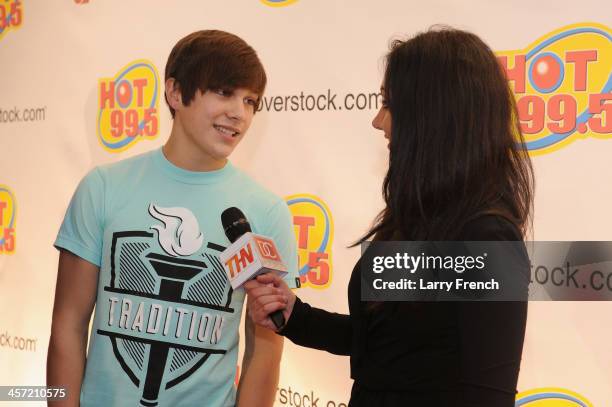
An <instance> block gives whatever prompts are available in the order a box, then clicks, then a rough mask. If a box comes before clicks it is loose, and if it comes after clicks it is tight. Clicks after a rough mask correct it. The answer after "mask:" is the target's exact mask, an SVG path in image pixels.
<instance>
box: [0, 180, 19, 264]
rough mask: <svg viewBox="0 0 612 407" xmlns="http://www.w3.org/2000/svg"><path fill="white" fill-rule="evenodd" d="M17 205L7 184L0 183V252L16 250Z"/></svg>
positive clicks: (9, 252)
mask: <svg viewBox="0 0 612 407" xmlns="http://www.w3.org/2000/svg"><path fill="white" fill-rule="evenodd" d="M16 215H17V205H16V202H15V195H14V194H13V192H12V191H11V190H10V189H9V187H7V186H5V185H0V254H12V253H14V252H15V245H16V244H15V239H16V236H15V234H16V227H15V223H16V217H17V216H16Z"/></svg>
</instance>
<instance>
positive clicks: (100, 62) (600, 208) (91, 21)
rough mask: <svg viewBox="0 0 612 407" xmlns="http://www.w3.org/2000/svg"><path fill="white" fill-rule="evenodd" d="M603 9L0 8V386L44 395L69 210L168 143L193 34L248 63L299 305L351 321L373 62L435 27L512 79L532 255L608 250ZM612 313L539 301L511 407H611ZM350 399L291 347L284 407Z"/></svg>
mask: <svg viewBox="0 0 612 407" xmlns="http://www.w3.org/2000/svg"><path fill="white" fill-rule="evenodd" d="M611 12H612V6H611V5H610V3H609V2H608V1H604V0H602V1H597V0H583V1H581V2H576V1H574V0H571V1H568V0H561V1H544V2H533V1H524V0H521V1H515V2H490V1H486V0H474V1H470V2H465V1H460V0H446V1H423V2H420V3H418V2H406V1H400V0H384V1H369V0H359V1H355V0H334V1H325V0H238V1H213V0H208V1H203V0H183V1H180V2H166V1H164V2H162V1H145V0H133V1H129V2H127V1H120V0H64V1H55V2H51V1H45V2H43V1H34V0H0V61H1V63H0V385H41V384H44V382H45V360H46V354H47V346H48V340H49V332H50V324H51V312H52V305H53V293H54V286H55V278H56V273H57V259H58V253H57V251H56V250H55V249H54V248H53V247H52V243H53V241H54V238H55V236H56V233H57V230H58V227H59V225H60V222H61V220H62V218H63V215H64V212H65V209H66V206H67V204H68V201H69V199H70V197H71V195H72V193H73V191H74V189H75V187H76V185H77V183H78V182H79V180H80V179H81V177H83V175H84V174H85V173H86V172H87V171H88V170H89V169H91V168H92V167H93V166H95V165H99V164H104V163H109V162H113V161H117V160H121V159H124V158H126V157H130V156H133V155H136V154H140V153H142V152H144V151H147V150H150V149H153V148H157V147H159V146H160V145H162V144H163V143H164V142H165V140H166V138H167V136H168V134H169V131H170V128H171V117H170V114H169V112H168V110H167V108H166V106H165V105H164V103H163V71H164V66H165V62H166V59H167V57H168V54H169V52H170V50H171V48H172V46H173V45H174V44H175V42H176V41H177V40H178V39H180V38H182V37H183V36H185V35H186V34H188V33H190V32H192V31H195V30H200V29H207V28H217V29H223V30H226V31H230V32H232V33H235V34H238V35H239V36H241V37H243V38H244V39H245V40H246V41H247V42H249V43H250V44H251V45H252V46H253V47H254V48H255V49H256V50H257V52H258V53H259V55H260V57H261V59H262V61H263V63H264V65H265V67H266V70H267V73H268V77H269V85H268V88H267V90H266V95H265V97H264V99H263V103H262V104H261V111H260V112H258V114H257V115H256V116H255V119H254V122H253V125H252V127H251V130H250V131H249V134H248V135H247V136H246V138H245V139H244V141H243V142H242V144H241V145H240V146H239V147H238V149H237V151H236V152H235V153H234V155H233V157H232V159H233V162H234V163H235V164H236V165H238V166H239V167H241V168H243V169H244V170H245V171H247V172H248V173H249V174H251V175H252V176H253V177H254V178H255V179H256V180H258V181H260V182H261V183H262V184H264V185H266V186H267V187H268V188H270V189H271V190H272V191H274V192H275V193H277V194H279V195H281V196H284V197H286V200H287V203H288V205H289V207H290V209H291V212H292V214H293V221H294V225H295V235H296V239H297V242H298V248H299V261H300V278H301V280H302V286H303V288H301V289H300V290H299V295H300V296H301V297H302V298H303V299H304V300H306V301H308V302H310V303H311V304H314V305H317V306H320V307H322V308H326V309H329V310H335V311H338V312H346V311H347V295H346V294H347V283H348V278H349V275H350V272H351V270H352V268H353V264H354V262H355V261H356V259H357V258H358V256H359V249H358V248H356V249H348V248H347V246H349V245H350V244H351V243H352V242H354V241H355V240H356V239H357V238H358V237H360V236H361V235H362V234H363V233H364V231H366V230H367V228H368V226H369V225H370V223H371V221H372V219H373V218H374V216H375V215H376V214H377V213H378V211H379V210H380V209H381V208H382V199H381V183H382V179H383V176H384V173H385V168H386V163H387V146H386V144H387V143H386V141H385V140H384V139H383V137H382V134H381V132H379V131H376V130H374V129H373V128H372V127H371V124H370V123H371V120H372V118H373V116H374V114H375V112H376V111H377V110H378V108H379V107H380V103H381V97H380V94H379V91H378V89H379V86H380V82H381V79H382V74H383V69H384V66H383V57H384V55H385V53H386V51H387V49H388V44H389V41H390V39H392V38H403V37H407V36H410V35H412V34H414V33H416V32H418V31H422V30H426V29H427V28H428V27H430V26H431V25H434V24H439V23H442V24H448V25H451V26H454V27H458V28H463V29H467V30H470V31H473V32H475V33H476V34H478V35H480V36H481V37H482V38H483V39H484V40H485V41H486V42H487V43H488V44H490V46H491V47H492V48H493V49H494V50H495V51H496V52H497V53H498V55H499V61H500V63H501V64H502V65H503V66H504V67H505V68H506V70H507V72H508V78H509V81H510V82H511V84H512V86H513V89H514V90H515V93H516V98H517V103H518V109H519V113H520V120H521V124H522V128H523V131H524V132H525V136H526V138H527V145H528V148H529V150H530V152H531V154H532V157H533V162H534V165H535V170H536V177H537V191H536V208H535V219H534V231H533V236H531V238H533V239H536V240H611V239H610V231H612V216H610V210H609V208H610V202H611V201H612V188H611V187H610V186H611V184H610V180H612V165H611V164H610V157H612V139H611V138H612V137H611V134H610V133H611V130H612V96H611V94H610V92H611V84H612V77H611V69H612V30H611V29H610V20H609V16H610V14H611ZM160 100H161V102H160ZM143 120H145V121H146V123H147V126H144V127H143V128H142V129H139V128H138V126H137V124H138V123H140V122H141V121H143ZM126 192H128V191H126ZM568 284H569V279H568ZM611 285H612V282H610V281H608V286H607V287H604V288H603V289H612V288H611V287H610V286H611ZM611 315H612V304H611V303H609V302H546V303H544V302H542V303H535V302H534V303H531V304H530V308H529V319H528V326H527V336H526V341H525V350H524V359H523V363H522V368H521V375H520V380H519V392H520V393H519V395H518V396H517V406H519V405H520V406H523V405H529V406H536V405H537V406H597V407H605V406H610V405H612V385H611V383H612V347H611V345H610V343H611V342H610V338H612V324H611V321H612V320H611ZM350 386H351V380H350V379H349V368H348V358H344V357H338V356H333V355H330V354H327V353H324V352H319V351H315V350H310V349H305V348H300V347H297V346H294V345H293V344H291V343H289V342H288V341H287V342H286V345H285V352H284V356H283V362H282V372H281V379H280V384H279V388H278V391H277V394H276V404H275V405H276V406H286V405H291V406H297V407H301V406H304V407H308V406H311V405H312V406H326V407H334V406H336V407H339V406H346V405H347V401H348V395H349V391H350ZM41 404H42V403H41Z"/></svg>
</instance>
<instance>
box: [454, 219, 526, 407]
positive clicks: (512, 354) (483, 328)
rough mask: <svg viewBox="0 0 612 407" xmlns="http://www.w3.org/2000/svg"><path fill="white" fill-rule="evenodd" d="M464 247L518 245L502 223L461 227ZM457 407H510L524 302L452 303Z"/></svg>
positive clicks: (508, 225)
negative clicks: (473, 244)
mask: <svg viewBox="0 0 612 407" xmlns="http://www.w3.org/2000/svg"><path fill="white" fill-rule="evenodd" d="M462 235H463V236H462V239H463V240H465V241H469V240H472V241H508V240H522V237H521V235H520V233H519V232H518V230H517V229H516V228H515V227H514V225H512V224H511V223H509V222H508V221H506V220H504V219H503V218H499V217H492V216H491V217H489V216H487V217H484V218H481V219H480V220H477V221H474V222H471V223H470V224H469V225H466V228H465V229H464V232H463V233H462ZM457 306H458V326H459V341H460V343H459V349H460V371H459V386H460V388H461V390H462V391H461V393H462V395H463V397H462V403H461V406H462V407H489V406H496V407H505V406H508V407H512V406H514V403H515V397H516V385H517V381H518V374H519V369H520V364H521V355H522V352H523V340H524V337H525V326H526V322H527V303H526V302H520V301H516V302H462V303H458V304H457Z"/></svg>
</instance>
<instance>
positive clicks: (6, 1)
mask: <svg viewBox="0 0 612 407" xmlns="http://www.w3.org/2000/svg"><path fill="white" fill-rule="evenodd" d="M22 22H23V5H22V3H21V1H20V0H0V39H2V37H4V35H5V34H6V33H8V32H9V31H11V30H14V29H17V28H19V27H21V23H22Z"/></svg>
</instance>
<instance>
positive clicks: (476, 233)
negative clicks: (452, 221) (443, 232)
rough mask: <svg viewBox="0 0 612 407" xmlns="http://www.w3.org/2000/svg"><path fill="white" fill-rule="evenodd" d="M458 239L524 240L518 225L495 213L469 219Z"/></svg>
mask: <svg viewBox="0 0 612 407" xmlns="http://www.w3.org/2000/svg"><path fill="white" fill-rule="evenodd" d="M457 240H463V241H506V240H523V236H522V234H521V232H520V230H519V229H518V228H517V226H516V225H515V224H514V223H512V222H510V220H508V219H507V218H505V217H503V216H500V215H495V214H483V215H480V216H478V217H475V218H473V219H471V220H469V221H468V222H467V223H466V224H465V225H464V226H463V227H462V228H461V232H459V238H458V239H457Z"/></svg>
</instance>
